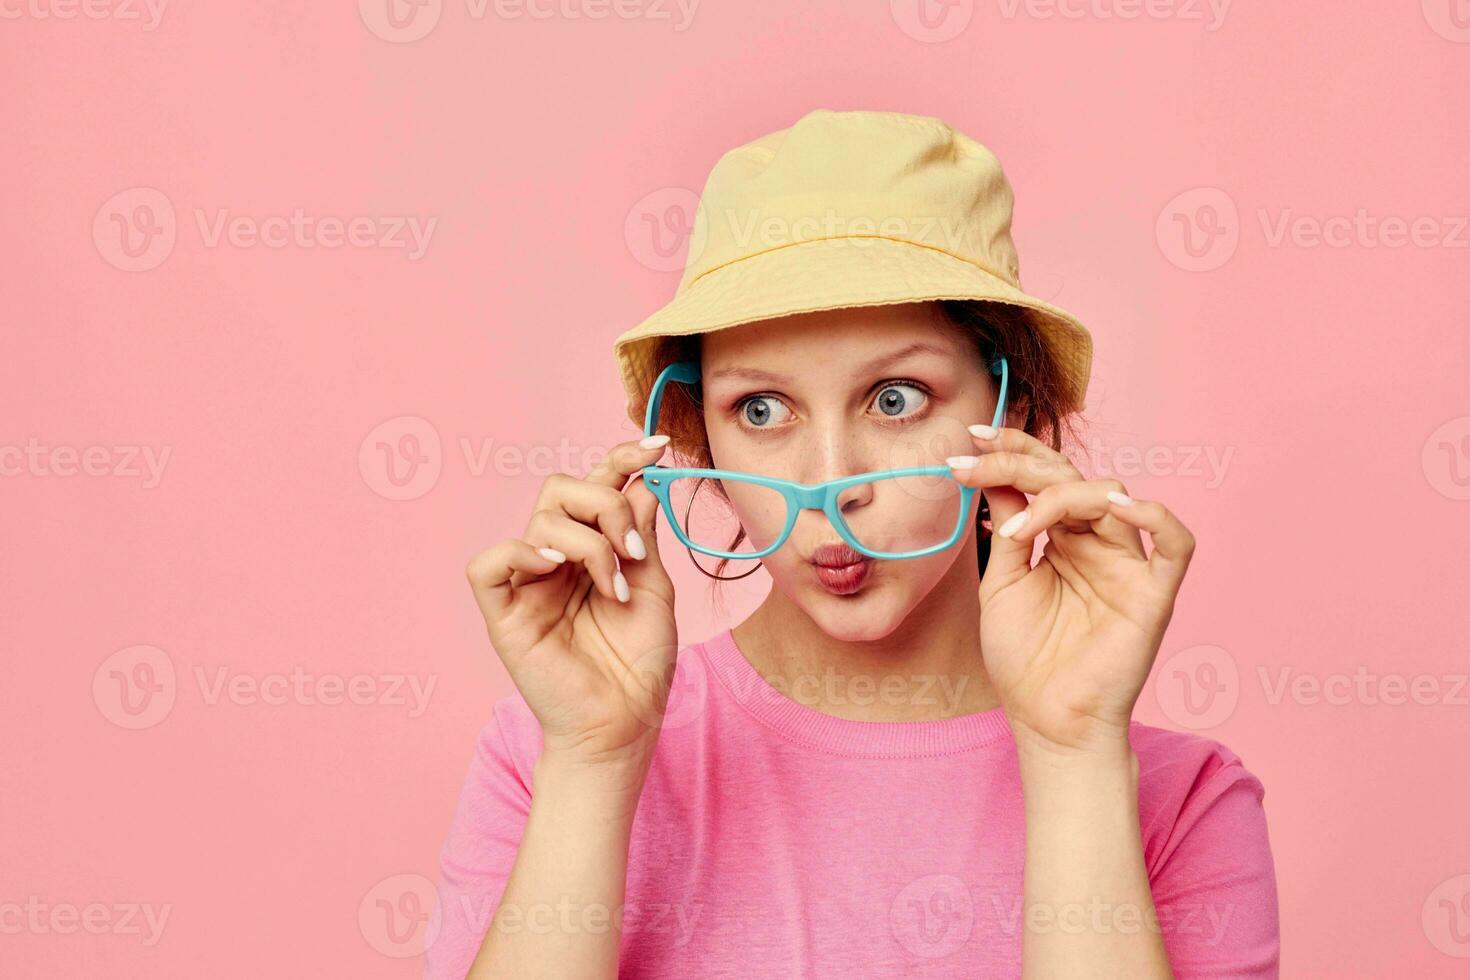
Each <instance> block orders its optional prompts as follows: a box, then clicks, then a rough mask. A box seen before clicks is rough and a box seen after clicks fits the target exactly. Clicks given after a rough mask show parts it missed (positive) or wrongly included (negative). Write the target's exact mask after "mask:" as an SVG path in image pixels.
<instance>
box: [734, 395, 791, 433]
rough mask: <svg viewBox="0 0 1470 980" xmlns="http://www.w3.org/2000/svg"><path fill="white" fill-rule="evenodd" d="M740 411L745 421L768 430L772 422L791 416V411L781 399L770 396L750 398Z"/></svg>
mask: <svg viewBox="0 0 1470 980" xmlns="http://www.w3.org/2000/svg"><path fill="white" fill-rule="evenodd" d="M740 410H741V414H743V415H744V416H745V421H746V422H748V423H749V424H750V425H752V426H754V427H755V428H758V429H764V428H768V427H769V425H770V423H771V421H772V420H775V421H777V422H779V421H781V420H783V419H785V418H787V417H788V416H789V415H790V414H791V409H789V408H787V407H786V405H785V404H784V403H783V402H782V401H781V400H780V399H779V398H772V397H771V396H770V395H757V396H755V397H754V398H748V399H746V401H745V403H744V404H743V405H741V409H740Z"/></svg>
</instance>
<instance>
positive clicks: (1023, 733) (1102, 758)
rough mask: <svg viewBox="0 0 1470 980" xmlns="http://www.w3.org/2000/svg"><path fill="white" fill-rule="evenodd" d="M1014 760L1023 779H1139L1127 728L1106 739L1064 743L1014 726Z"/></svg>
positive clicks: (1020, 726) (1135, 758) (1113, 733)
mask: <svg viewBox="0 0 1470 980" xmlns="http://www.w3.org/2000/svg"><path fill="white" fill-rule="evenodd" d="M1011 730H1012V734H1013V736H1014V738H1015V742H1016V761H1017V764H1018V766H1019V767H1020V770H1021V776H1022V779H1023V780H1024V779H1026V778H1027V777H1028V776H1034V777H1037V778H1041V779H1062V780H1072V779H1078V778H1082V777H1084V776H1101V777H1104V778H1113V777H1120V776H1121V777H1126V778H1127V779H1129V780H1137V778H1138V756H1137V755H1136V754H1135V753H1134V751H1133V745H1132V743H1130V742H1129V740H1128V733H1127V728H1126V726H1125V727H1124V728H1122V729H1120V730H1117V731H1115V732H1112V733H1109V734H1107V735H1105V736H1099V737H1095V738H1089V739H1087V740H1086V741H1083V742H1076V743H1064V742H1058V741H1055V740H1053V739H1050V738H1047V737H1045V736H1043V735H1040V734H1038V733H1037V732H1035V731H1032V730H1031V729H1028V728H1027V727H1025V726H1024V725H1013V726H1012V729H1011Z"/></svg>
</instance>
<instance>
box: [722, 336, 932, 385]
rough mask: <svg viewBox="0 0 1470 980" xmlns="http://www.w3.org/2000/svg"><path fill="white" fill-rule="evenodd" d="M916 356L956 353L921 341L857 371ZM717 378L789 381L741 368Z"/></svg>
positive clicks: (784, 378)
mask: <svg viewBox="0 0 1470 980" xmlns="http://www.w3.org/2000/svg"><path fill="white" fill-rule="evenodd" d="M915 354H937V355H939V356H940V357H944V358H953V357H954V356H955V352H954V351H952V350H946V349H945V348H943V347H939V346H936V345H935V344H931V343H927V342H925V341H922V340H919V341H915V342H914V343H912V344H908V345H906V346H904V347H900V348H899V349H898V350H894V351H888V352H887V353H884V354H879V355H878V356H877V357H874V358H871V359H869V360H867V361H865V362H863V363H862V364H860V365H858V367H857V371H858V373H860V374H867V373H869V372H873V371H877V370H878V369H879V368H881V367H885V366H887V365H890V364H897V363H898V362H899V361H902V360H904V359H906V358H909V357H912V356H914V355H915ZM716 378H743V379H745V380H747V381H773V382H779V381H785V380H787V377H786V375H784V374H778V373H776V372H773V371H764V370H761V369H760V368H752V367H739V366H735V367H725V368H720V369H719V370H718V371H712V372H711V373H710V375H709V377H708V380H711V381H713V380H715V379H716Z"/></svg>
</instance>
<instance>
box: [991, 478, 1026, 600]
mask: <svg viewBox="0 0 1470 980" xmlns="http://www.w3.org/2000/svg"><path fill="white" fill-rule="evenodd" d="M983 493H984V494H985V500H986V502H987V503H989V504H990V526H991V528H992V529H993V532H994V531H999V530H1000V529H1001V528H1002V527H1004V526H1005V523H1006V521H1009V520H1010V519H1011V518H1013V517H1015V516H1016V515H1017V514H1019V513H1021V512H1022V511H1023V510H1025V509H1026V495H1025V494H1024V493H1022V492H1021V491H1019V490H1017V489H1016V488H1015V487H986V488H985V489H984V491H983ZM993 532H992V533H991V535H990V560H989V561H988V562H986V564H985V576H984V577H983V578H982V579H981V580H980V593H981V596H982V597H983V596H985V595H988V594H993V593H995V592H997V591H999V590H1000V589H1003V588H1005V587H1006V586H1007V585H1010V584H1011V583H1012V582H1015V581H1017V580H1018V579H1020V578H1021V577H1022V576H1024V575H1025V574H1026V573H1027V572H1029V571H1031V546H1032V543H1033V542H1032V541H1029V540H1028V541H1016V540H1015V539H1013V538H1003V537H1001V536H1000V535H999V534H996V533H993Z"/></svg>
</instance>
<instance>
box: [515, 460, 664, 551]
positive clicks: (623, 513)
mask: <svg viewBox="0 0 1470 980" xmlns="http://www.w3.org/2000/svg"><path fill="white" fill-rule="evenodd" d="M536 510H538V511H541V510H556V511H560V512H561V513H563V514H566V515H567V516H568V517H570V518H571V519H572V520H574V521H580V522H581V523H583V524H588V525H595V526H596V527H597V529H598V530H600V531H601V532H602V533H603V535H604V536H605V537H606V538H607V540H608V541H609V543H611V544H612V546H613V550H615V551H616V552H617V553H618V557H620V558H623V559H625V560H628V561H639V560H641V559H644V558H647V557H648V549H647V547H646V546H645V544H644V541H643V537H642V535H640V534H639V533H638V529H637V527H636V521H635V520H634V517H633V508H632V506H631V505H630V504H629V503H628V498H627V497H625V496H623V494H622V493H621V492H620V491H618V490H615V489H613V488H612V487H610V486H607V485H606V484H603V483H592V482H589V481H587V480H579V479H577V478H576V477H574V476H568V475H567V474H565V473H553V474H551V476H549V477H547V478H546V482H545V483H543V484H542V485H541V494H540V496H539V497H538V498H537V500H536Z"/></svg>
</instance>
